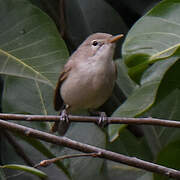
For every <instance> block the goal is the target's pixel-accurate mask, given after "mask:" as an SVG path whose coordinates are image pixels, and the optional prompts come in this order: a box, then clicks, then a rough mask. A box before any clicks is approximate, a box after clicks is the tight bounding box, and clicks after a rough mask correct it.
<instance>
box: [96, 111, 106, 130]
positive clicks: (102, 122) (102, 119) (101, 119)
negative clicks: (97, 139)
mask: <svg viewBox="0 0 180 180" xmlns="http://www.w3.org/2000/svg"><path fill="white" fill-rule="evenodd" d="M107 125H108V117H107V116H106V113H105V112H101V113H100V117H99V120H98V126H99V127H101V128H104V127H106V126H107Z"/></svg>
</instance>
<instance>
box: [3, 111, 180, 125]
mask: <svg viewBox="0 0 180 180" xmlns="http://www.w3.org/2000/svg"><path fill="white" fill-rule="evenodd" d="M68 117H69V121H70V122H83V123H91V122H93V123H98V121H99V117H95V116H72V115H69V116H68ZM0 119H3V120H18V121H41V122H42V121H50V122H55V121H59V119H60V118H59V116H54V115H48V116H45V115H23V114H5V113H0ZM108 124H134V125H156V126H165V127H176V128H180V121H173V120H165V119H157V118H151V117H148V118H124V117H108Z"/></svg>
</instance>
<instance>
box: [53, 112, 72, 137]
mask: <svg viewBox="0 0 180 180" xmlns="http://www.w3.org/2000/svg"><path fill="white" fill-rule="evenodd" d="M68 127H69V118H68V114H67V111H66V109H64V110H63V111H61V113H60V118H59V121H56V122H55V123H54V124H53V125H52V127H51V132H53V133H55V132H57V131H58V132H60V133H59V134H65V131H66V129H68Z"/></svg>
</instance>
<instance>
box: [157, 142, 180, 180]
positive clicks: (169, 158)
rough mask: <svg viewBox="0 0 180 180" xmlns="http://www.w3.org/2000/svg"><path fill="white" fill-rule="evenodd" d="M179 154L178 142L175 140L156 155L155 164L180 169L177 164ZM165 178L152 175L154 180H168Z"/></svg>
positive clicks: (179, 165) (179, 146)
mask: <svg viewBox="0 0 180 180" xmlns="http://www.w3.org/2000/svg"><path fill="white" fill-rule="evenodd" d="M179 153H180V140H179V139H178V140H175V141H173V142H171V143H169V144H168V145H167V146H165V147H164V148H163V149H162V150H161V151H160V152H159V154H158V156H157V160H156V162H157V163H158V164H161V165H163V166H166V167H170V168H174V169H177V170H179V169H180V162H179V158H178V157H179ZM168 179H169V178H168V177H166V176H162V175H159V174H155V175H154V180H168Z"/></svg>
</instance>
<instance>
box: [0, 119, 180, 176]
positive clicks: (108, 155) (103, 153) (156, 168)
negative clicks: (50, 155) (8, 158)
mask: <svg viewBox="0 0 180 180" xmlns="http://www.w3.org/2000/svg"><path fill="white" fill-rule="evenodd" d="M0 127H2V128H6V129H7V130H10V131H14V132H18V133H21V134H23V135H25V136H29V137H34V138H38V139H40V140H44V141H47V142H50V143H53V144H57V145H61V146H65V147H68V148H71V149H75V150H78V151H81V152H84V153H98V154H99V155H98V157H99V158H105V159H108V160H112V161H115V162H119V163H123V164H126V165H129V166H133V167H136V168H140V169H144V170H147V171H150V172H154V173H159V174H163V175H165V176H168V177H172V178H175V179H180V171H177V170H175V169H171V168H167V167H164V166H161V165H157V164H154V163H150V162H147V161H143V160H140V159H137V158H135V157H128V156H125V155H122V154H118V153H115V152H111V151H107V150H104V149H101V148H98V147H95V146H91V145H87V144H83V143H80V142H77V141H74V140H71V139H68V138H66V137H60V136H55V135H52V134H49V133H46V132H42V131H38V130H35V129H32V128H27V127H25V126H22V125H18V124H15V123H11V122H7V121H3V120H0Z"/></svg>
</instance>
